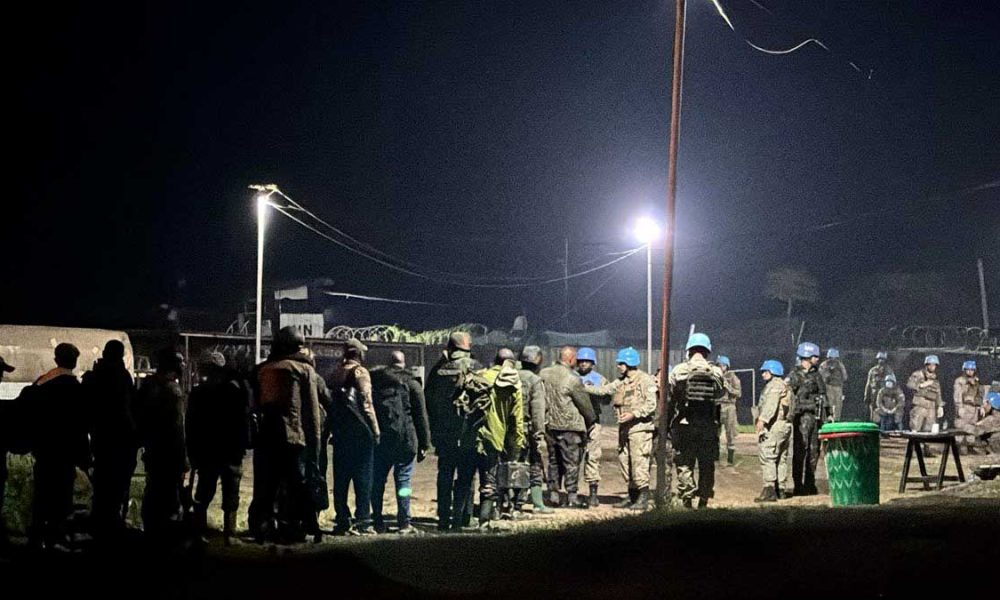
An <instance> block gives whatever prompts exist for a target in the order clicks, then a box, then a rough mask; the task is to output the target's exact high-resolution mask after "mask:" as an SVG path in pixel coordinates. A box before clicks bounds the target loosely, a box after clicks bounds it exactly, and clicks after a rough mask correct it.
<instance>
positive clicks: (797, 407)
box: [788, 342, 833, 496]
mask: <svg viewBox="0 0 1000 600" xmlns="http://www.w3.org/2000/svg"><path fill="white" fill-rule="evenodd" d="M795 353H796V355H797V356H798V359H799V366H798V367H797V368H796V369H795V370H794V371H792V373H791V374H790V375H789V377H788V386H789V387H790V388H791V390H792V396H793V399H794V400H793V402H792V481H793V483H794V485H795V490H794V493H795V495H796V496H813V495H816V494H817V493H819V492H818V490H817V489H816V463H817V462H819V427H820V425H821V424H822V423H824V422H826V421H832V420H833V413H832V410H831V408H830V401H829V399H828V398H827V394H826V383H824V382H823V378H822V377H820V374H819V368H818V367H817V365H816V360H815V359H816V358H818V357H819V346H817V345H816V344H813V343H811V342H803V343H801V344H799V347H798V348H797V349H796V352H795Z"/></svg>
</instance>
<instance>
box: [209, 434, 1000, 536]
mask: <svg viewBox="0 0 1000 600" xmlns="http://www.w3.org/2000/svg"><path fill="white" fill-rule="evenodd" d="M602 442H603V443H602V447H603V453H602V456H601V477H602V480H601V486H600V499H601V503H602V504H601V506H599V507H597V508H596V509H587V510H579V509H558V510H556V512H555V513H554V514H552V515H539V516H537V517H535V516H532V515H530V514H528V515H525V516H526V518H525V519H521V520H517V521H516V522H509V521H503V522H500V523H498V524H497V526H498V527H499V528H500V529H501V530H503V529H510V530H516V531H521V530H532V529H549V528H560V527H563V526H565V525H567V524H573V523H580V522H588V521H593V520H602V519H610V518H615V517H619V516H622V512H623V511H622V510H620V509H615V508H613V507H612V506H611V504H612V503H614V502H617V501H618V500H619V499H620V498H622V497H624V495H625V494H626V493H627V487H626V485H625V482H624V480H623V479H622V476H621V472H620V470H619V467H618V457H617V443H618V439H617V430H615V429H614V428H612V427H605V428H604V430H603V435H602ZM724 446H725V444H724V443H722V444H720V447H722V448H723V451H722V452H723V456H722V457H721V458H722V460H721V461H720V462H718V463H717V464H716V485H715V498H714V500H713V501H712V503H711V506H712V507H714V508H749V507H755V506H758V505H757V504H755V503H754V502H753V499H754V498H755V497H756V496H757V495H759V494H760V490H761V486H762V483H761V470H760V462H759V460H758V458H757V438H756V435H754V434H751V433H741V434H740V435H739V437H738V439H737V446H736V461H735V464H734V465H733V466H729V465H728V464H726V462H725V456H724V453H725V450H724ZM905 449H906V442H905V441H903V440H900V439H883V440H882V448H881V460H880V469H881V473H880V482H881V486H880V500H881V502H882V503H883V504H885V503H890V502H894V501H897V500H900V499H903V498H906V499H911V498H915V497H918V496H922V495H937V494H936V493H935V492H934V491H932V492H924V491H922V490H921V489H920V486H919V484H910V485H909V487H908V489H907V491H906V493H904V494H900V493H899V491H898V488H899V478H900V474H901V472H902V467H903V457H904V453H905ZM961 459H962V467H963V469H964V470H965V475H966V477H967V478H969V479H971V478H972V470H973V469H974V468H975V467H976V466H978V465H981V464H987V463H1000V456H996V455H983V454H979V455H963V456H962V457H961ZM939 461H940V455H938V457H936V458H930V459H928V461H927V469H928V472H930V473H937V467H938V465H939ZM653 471H654V477H653V482H654V484H653V485H654V486H655V481H656V477H655V471H656V468H655V466H654V468H653ZM244 472H245V474H246V475H245V477H244V479H243V485H242V494H243V501H242V502H241V508H240V517H239V523H240V526H241V527H245V525H246V508H247V505H248V504H249V499H250V498H251V496H252V485H253V484H252V467H251V465H250V461H249V459H248V460H247V462H246V463H245V465H244ZM948 474H949V475H954V474H955V467H954V464H953V462H952V461H951V459H950V458H949V464H948ZM910 475H911V476H915V475H917V464H916V461H915V460H914V461H913V464H912V466H911V473H910ZM436 476H437V459H436V457H435V456H433V455H431V456H428V457H427V459H426V460H425V461H424V462H422V463H419V464H418V465H417V466H416V469H415V473H414V478H413V497H412V511H413V516H414V519H415V523H416V526H417V528H418V529H420V530H422V531H425V532H433V531H434V526H435V524H436V514H437V513H436V511H437V498H436V496H437V493H436V481H435V479H436ZM816 476H817V487H818V488H819V490H820V495H819V496H811V497H801V498H791V499H789V500H784V501H781V503H780V504H782V505H787V506H829V505H830V497H829V496H828V495H827V492H828V487H827V479H826V468H825V465H824V464H823V462H822V459H821V460H820V463H819V467H818V468H817V473H816ZM328 481H330V482H332V481H333V479H332V476H328ZM674 485H676V481H675V484H674ZM955 485H956V483H954V482H946V484H945V489H946V490H947V489H949V488H951V487H954V486H955ZM585 489H586V484H585V483H584V482H583V481H582V473H581V484H580V490H581V493H582V492H583V491H584V490H585ZM394 494H395V490H394V488H393V484H392V477H391V476H390V477H389V482H388V483H387V485H386V492H385V498H384V506H385V512H386V515H387V518H386V522H387V523H388V524H389V525H390V530H392V529H393V527H392V524H393V520H392V519H391V518H389V515H395V507H396V504H395V495H394ZM330 500H331V503H332V500H333V498H332V494H331V497H330ZM219 502H220V500H219V498H216V500H215V502H214V503H213V507H212V509H211V510H210V520H211V522H212V523H214V524H215V526H217V527H221V524H222V512H221V508H220V507H219ZM351 506H352V507H353V494H351ZM333 514H334V513H333V508H332V506H331V508H330V509H329V510H327V511H324V513H323V514H322V516H321V520H320V523H321V526H322V527H323V528H324V529H326V530H332V529H333ZM338 541H339V540H336V539H328V540H327V541H326V543H337V542H338Z"/></svg>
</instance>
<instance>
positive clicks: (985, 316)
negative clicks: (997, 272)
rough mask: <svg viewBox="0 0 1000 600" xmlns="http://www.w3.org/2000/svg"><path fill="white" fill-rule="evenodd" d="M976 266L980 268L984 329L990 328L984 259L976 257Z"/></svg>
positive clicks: (980, 294) (980, 299) (980, 295)
mask: <svg viewBox="0 0 1000 600" xmlns="http://www.w3.org/2000/svg"><path fill="white" fill-rule="evenodd" d="M976 267H978V268H979V301H980V303H981V304H982V306H983V329H985V330H987V331H989V329H990V311H989V309H988V308H987V307H986V279H984V278H983V259H981V258H977V259H976Z"/></svg>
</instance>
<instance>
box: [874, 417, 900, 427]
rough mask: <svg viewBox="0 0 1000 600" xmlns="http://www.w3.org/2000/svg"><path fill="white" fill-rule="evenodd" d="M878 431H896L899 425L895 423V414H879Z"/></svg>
mask: <svg viewBox="0 0 1000 600" xmlns="http://www.w3.org/2000/svg"><path fill="white" fill-rule="evenodd" d="M878 428H879V430H880V431H897V430H898V429H899V425H898V424H897V423H896V415H881V416H879V425H878Z"/></svg>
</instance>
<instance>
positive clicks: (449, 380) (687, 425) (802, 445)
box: [0, 328, 1000, 548]
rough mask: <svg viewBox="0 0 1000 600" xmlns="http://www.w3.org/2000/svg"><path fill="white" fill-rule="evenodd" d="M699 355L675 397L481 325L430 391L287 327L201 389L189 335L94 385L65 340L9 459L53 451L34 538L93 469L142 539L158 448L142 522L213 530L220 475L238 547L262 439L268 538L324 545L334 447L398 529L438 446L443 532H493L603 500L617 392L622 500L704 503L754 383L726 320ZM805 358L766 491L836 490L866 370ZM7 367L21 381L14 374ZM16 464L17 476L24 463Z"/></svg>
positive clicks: (793, 378) (764, 421) (338, 479)
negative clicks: (491, 342) (181, 346)
mask: <svg viewBox="0 0 1000 600" xmlns="http://www.w3.org/2000/svg"><path fill="white" fill-rule="evenodd" d="M685 348H686V359H685V360H684V361H683V362H682V363H680V364H678V365H676V366H674V367H672V368H671V369H670V370H669V373H668V376H667V378H666V383H667V385H668V387H669V389H668V393H667V394H666V398H665V402H664V403H663V405H662V409H659V408H658V405H659V402H658V399H659V394H660V389H659V377H658V375H659V373H657V374H656V375H655V376H654V375H650V374H649V373H647V372H645V371H643V370H641V369H640V368H639V366H640V356H639V352H638V351H637V350H635V349H634V348H631V347H629V348H624V349H622V350H620V351H619V352H618V354H617V357H616V366H617V376H616V377H615V378H614V379H613V380H612V381H608V380H607V379H606V378H604V377H603V376H602V375H601V374H600V373H598V372H597V371H596V370H595V366H596V362H597V356H596V353H595V351H594V350H593V349H591V348H580V349H576V348H574V347H569V346H566V347H563V348H561V349H560V351H559V355H558V359H557V361H556V362H555V363H554V364H551V365H548V366H545V365H544V354H543V352H542V350H541V348H539V347H538V346H526V347H524V348H523V349H522V351H521V352H520V354H519V355H517V354H515V353H514V352H513V351H512V350H510V349H508V348H501V349H500V350H499V351H498V352H497V353H496V355H495V356H494V357H493V360H492V363H491V364H490V365H488V366H484V365H482V364H480V363H479V362H478V361H477V360H476V358H474V356H473V352H472V341H471V337H470V336H469V334H467V333H464V332H455V333H453V334H452V335H451V336H450V338H449V341H448V345H447V348H446V349H445V350H444V352H443V354H442V356H441V357H440V358H439V360H438V361H437V362H436V363H435V364H434V366H433V367H432V368H431V369H430V371H429V373H428V375H427V377H426V381H425V383H424V385H421V382H420V381H419V380H417V379H416V378H415V377H414V376H413V374H412V373H411V371H410V370H409V369H408V368H407V366H406V361H405V356H404V355H403V353H402V352H401V351H395V352H393V353H392V358H391V360H390V361H389V364H388V365H385V366H381V367H376V368H373V369H372V370H369V369H368V367H366V366H365V363H366V360H365V359H366V353H367V350H368V349H367V347H366V346H365V345H364V344H363V343H362V342H360V341H358V340H354V339H352V340H347V341H346V342H345V343H344V346H343V356H342V359H341V360H340V361H339V364H338V365H337V367H336V369H335V370H334V371H333V372H332V374H331V375H329V376H328V377H326V378H324V377H322V376H320V374H319V373H318V372H317V370H316V362H315V357H314V356H313V355H312V353H311V351H310V350H309V349H308V348H307V347H306V345H305V340H304V339H303V337H302V336H301V335H300V334H299V333H297V332H296V331H295V330H294V329H292V328H285V329H282V330H281V331H279V332H278V333H277V334H276V336H275V338H274V341H273V344H272V348H271V353H270V355H269V356H268V358H267V360H265V361H264V362H262V363H261V364H259V365H257V366H256V367H255V368H254V369H253V371H252V373H251V374H250V376H249V377H248V378H247V377H244V376H242V375H241V374H239V373H238V372H237V371H236V370H234V369H231V368H228V367H227V365H226V359H225V357H224V356H223V355H222V354H221V353H219V352H214V351H207V352H205V353H204V354H202V355H201V356H200V357H199V359H198V364H197V370H196V373H197V375H196V380H197V383H196V384H195V385H194V386H193V387H192V389H191V391H190V393H189V394H186V393H185V392H184V390H183V389H182V386H181V383H180V382H181V376H182V373H184V372H185V370H186V366H185V364H184V358H183V356H182V355H180V354H179V353H177V352H176V351H175V350H174V349H172V348H168V349H165V350H163V351H161V352H159V353H158V355H157V357H156V358H157V368H156V372H155V373H154V374H152V375H150V376H149V377H146V378H144V379H142V380H141V384H140V385H138V386H137V385H135V384H134V382H133V380H132V376H131V375H130V374H129V372H128V370H127V369H126V367H125V364H124V346H123V345H122V344H121V343H120V342H116V341H112V342H109V343H108V344H107V346H106V347H105V349H104V352H103V355H102V358H101V359H100V360H99V361H98V362H97V363H96V364H95V365H94V368H93V369H92V370H90V371H88V372H87V373H85V374H84V375H83V377H82V380H81V379H78V378H77V377H76V376H75V375H74V373H73V371H74V369H76V366H77V364H76V363H77V359H78V357H79V351H78V350H77V349H76V348H75V347H74V346H72V345H71V344H59V345H58V346H56V348H55V362H56V368H55V369H52V370H51V371H49V372H48V373H46V374H44V375H43V376H42V377H40V378H39V379H38V380H37V381H36V382H35V383H34V385H32V386H29V387H28V388H25V390H24V391H23V392H22V394H21V397H20V398H18V400H17V401H15V402H14V403H13V405H12V407H13V409H14V410H13V412H12V414H5V415H4V419H3V420H2V423H3V424H5V427H4V431H3V438H2V446H3V450H4V455H5V456H6V453H7V451H8V450H9V451H13V452H18V453H27V452H30V453H31V454H33V456H34V458H35V463H34V485H35V494H34V510H33V521H32V525H31V528H30V531H29V539H30V541H31V542H32V543H33V544H35V545H38V546H41V547H45V548H63V547H65V546H66V545H67V544H68V538H67V534H68V527H67V519H68V518H69V516H70V513H71V512H72V508H73V489H74V478H75V473H76V469H77V468H80V469H83V470H85V472H86V473H87V474H88V475H89V476H90V478H91V482H92V485H93V503H92V512H91V515H90V517H91V518H90V523H91V525H92V532H93V535H94V537H95V538H96V539H98V540H116V539H119V537H120V536H121V535H124V534H125V532H126V531H127V528H126V524H125V517H126V513H127V511H128V508H129V502H130V495H131V494H130V491H131V485H132V476H133V473H134V471H135V469H136V466H137V461H136V456H137V452H138V450H139V449H142V461H143V464H144V470H145V489H144V493H143V498H142V509H141V516H142V520H143V528H144V531H145V532H146V534H147V535H149V536H151V537H153V538H168V539H178V538H179V537H188V538H190V537H191V536H190V534H191V533H192V530H193V533H194V537H195V538H196V539H203V536H204V535H205V534H206V532H207V530H208V506H209V504H210V503H211V502H212V500H213V498H214V497H215V495H216V490H217V487H218V486H219V485H220V483H221V488H222V510H223V536H224V539H225V541H226V543H236V539H237V538H236V533H237V532H236V529H237V522H236V518H237V517H236V516H237V511H238V509H239V506H240V482H241V479H242V470H243V462H244V457H245V455H246V451H247V449H249V448H252V449H253V469H254V480H253V498H252V501H251V503H250V506H249V510H248V527H249V533H250V535H251V536H252V537H253V538H254V539H256V540H257V541H260V542H264V541H269V540H270V541H277V542H285V543H296V542H304V541H306V540H307V539H309V537H310V536H311V537H312V539H313V541H314V542H318V541H321V540H322V532H321V531H320V525H319V515H320V512H321V511H323V510H325V509H326V508H328V506H329V493H328V490H329V486H328V484H327V481H326V474H327V471H328V465H329V461H330V456H329V450H330V448H332V451H333V455H332V463H333V464H332V472H333V483H332V492H333V506H334V510H335V518H334V521H335V527H334V531H333V533H334V534H335V535H370V534H375V533H382V532H386V531H388V530H389V527H388V526H387V525H386V522H385V517H384V514H383V495H384V491H385V487H386V482H387V478H388V476H389V474H390V473H391V474H392V475H393V480H394V484H395V496H396V523H395V530H396V531H398V532H399V533H401V534H407V533H413V532H415V531H416V529H415V528H414V527H413V525H412V523H411V521H412V511H411V506H410V501H411V496H412V478H413V472H414V468H415V465H416V463H419V462H421V461H423V460H424V458H425V457H426V456H427V455H428V453H429V452H430V451H431V450H432V448H433V450H434V451H435V452H436V454H437V458H438V473H437V527H438V529H439V530H440V531H443V532H447V531H462V530H466V529H469V528H472V527H474V526H473V523H472V519H473V517H474V516H475V517H477V524H476V527H478V528H490V527H491V526H492V525H491V523H492V521H493V520H494V519H497V518H516V517H517V515H518V514H519V513H520V512H521V509H522V508H526V507H527V506H531V512H532V513H533V514H544V513H551V512H552V511H553V509H554V508H557V507H567V508H593V507H596V506H597V505H599V504H600V501H601V500H600V497H599V495H598V492H599V485H600V482H601V472H600V463H601V442H602V440H601V437H602V426H601V422H600V415H601V412H602V408H603V407H604V406H606V405H608V404H610V405H611V407H612V409H613V411H614V417H615V418H614V421H615V422H616V423H617V425H618V444H617V451H618V464H619V467H620V471H621V475H622V478H623V480H624V481H625V483H626V485H627V489H628V496H627V497H626V498H623V499H621V501H620V502H618V503H617V504H616V505H615V506H616V507H618V508H628V509H634V510H640V511H641V510H646V509H647V508H648V507H649V505H650V503H651V502H652V501H654V500H655V501H657V503H658V504H661V505H663V504H666V505H670V504H672V502H673V498H674V497H675V498H676V499H677V500H678V502H679V504H680V505H681V506H683V507H685V508H694V507H695V505H697V507H698V508H704V507H706V506H708V503H709V500H710V499H711V498H712V497H713V496H714V487H715V463H716V462H717V461H718V460H720V457H719V443H720V437H721V434H722V432H724V433H725V437H726V443H727V453H726V460H727V461H728V462H729V463H730V464H732V463H733V462H734V456H735V440H736V435H737V418H736V406H737V403H738V402H739V400H740V397H741V393H742V390H741V386H740V381H739V378H738V377H737V376H736V374H735V373H734V372H732V371H731V370H730V361H729V359H728V358H727V357H726V356H718V357H717V358H716V359H715V360H714V361H713V360H712V344H711V340H710V339H709V337H708V336H707V335H705V334H702V333H694V334H692V335H691V336H690V338H689V339H688V341H687V344H686V347H685ZM796 354H797V360H798V364H797V365H796V366H795V368H794V369H793V370H792V371H791V372H790V373H788V374H787V376H786V372H785V369H784V367H783V365H782V364H781V362H779V361H778V360H774V359H770V360H766V361H764V363H763V364H762V365H761V367H760V373H761V377H762V379H763V380H764V382H765V385H764V388H763V390H762V392H761V394H760V400H759V403H758V404H757V406H756V408H755V416H754V419H755V429H756V432H757V435H758V442H759V459H760V463H761V466H762V476H763V483H764V485H763V488H762V491H761V494H760V496H758V497H757V498H756V501H758V502H774V501H777V500H779V499H782V498H786V497H789V496H792V495H813V494H816V493H818V491H817V488H816V481H815V470H816V465H817V461H818V458H819V437H818V431H819V427H820V426H821V425H822V424H823V423H824V422H829V421H834V420H837V419H839V418H840V412H841V409H842V405H843V386H844V382H845V381H846V380H847V371H846V369H845V368H844V365H843V364H842V363H841V362H840V358H839V353H838V352H837V350H836V349H832V348H831V349H830V350H828V352H827V357H826V360H825V361H823V362H821V361H820V352H819V347H818V346H817V345H816V344H813V343H809V342H806V343H803V344H800V345H799V347H798V349H797V353H796ZM887 358H888V357H887V356H886V355H885V354H884V353H880V354H879V357H878V364H877V365H875V367H873V368H872V369H871V371H870V372H869V375H868V381H867V385H866V392H865V396H866V400H868V401H869V404H870V406H871V407H872V416H873V418H875V417H876V416H877V417H878V420H879V421H881V422H882V423H883V426H885V427H891V426H893V424H891V423H888V419H887V417H888V416H890V413H891V416H892V417H893V418H895V416H896V415H898V414H899V407H900V406H901V405H902V400H900V398H899V396H901V392H899V390H898V388H896V386H895V376H894V374H893V372H892V369H891V367H890V366H889V365H888V362H887ZM937 365H938V360H937V357H936V356H933V355H931V356H928V357H927V359H926V360H925V365H924V367H923V368H922V369H920V370H918V371H916V372H915V373H914V374H913V375H911V377H910V378H909V380H908V382H907V385H908V387H909V388H910V389H911V390H913V391H914V397H913V402H912V408H911V410H910V422H911V428H912V429H914V430H918V431H923V430H927V429H929V428H930V427H931V425H932V424H933V423H935V422H936V421H935V419H937V418H941V417H942V415H943V412H942V408H941V391H940V384H939V383H938V381H937V375H936V368H937ZM0 367H2V369H0V376H2V373H3V372H9V371H10V370H12V369H13V367H12V366H10V365H7V364H6V363H3V364H0ZM963 367H964V373H963V375H962V376H961V377H959V379H958V380H956V382H955V402H956V405H957V406H956V418H957V424H958V425H959V426H960V427H963V428H965V427H966V426H968V425H969V423H972V426H973V427H976V425H975V421H978V420H979V419H980V417H982V416H984V415H983V413H984V412H985V413H986V416H987V417H988V418H993V419H994V420H998V421H1000V391H994V392H989V393H986V386H982V385H981V384H980V383H979V381H978V379H977V378H976V376H975V375H976V369H975V363H974V362H971V361H970V362H967V363H965V365H963ZM889 407H891V410H887V409H888V408H889ZM973 409H975V410H973ZM660 410H662V411H663V413H662V414H661V412H660ZM12 423H13V424H19V425H15V426H11V424H12ZM24 424H28V425H24ZM654 446H656V447H657V449H658V452H656V453H655V454H656V458H657V460H661V461H663V465H662V467H663V468H662V469H661V473H662V474H664V475H665V476H666V477H665V480H664V481H662V482H661V486H660V490H661V491H663V490H665V493H664V494H661V495H660V496H658V497H656V498H653V497H652V496H653V494H651V491H650V479H651V477H650V475H651V470H652V467H653V463H654ZM789 457H791V459H789ZM789 460H791V462H792V468H791V469H790V471H791V473H790V474H791V478H792V480H791V485H789V481H788V478H789V469H788V462H789ZM3 465H4V466H6V459H4V461H3ZM581 467H582V471H583V479H584V482H585V483H586V485H587V486H588V488H587V490H586V492H585V493H584V494H580V493H579V486H580V476H581ZM674 471H676V478H677V485H676V494H675V496H673V497H672V496H671V495H670V492H671V488H672V485H671V484H672V478H673V475H674ZM2 475H3V476H4V481H5V479H6V472H3V473H2ZM477 477H478V482H479V484H478V489H479V503H478V511H477V512H476V514H474V507H475V504H474V502H473V500H474V498H473V496H474V494H473V482H474V480H475V479H476V478H477ZM352 488H353V491H354V510H353V513H352V511H351V508H350V506H349V502H348V496H349V491H350V490H351V489H352ZM546 492H547V494H546ZM0 497H2V495H0Z"/></svg>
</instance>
